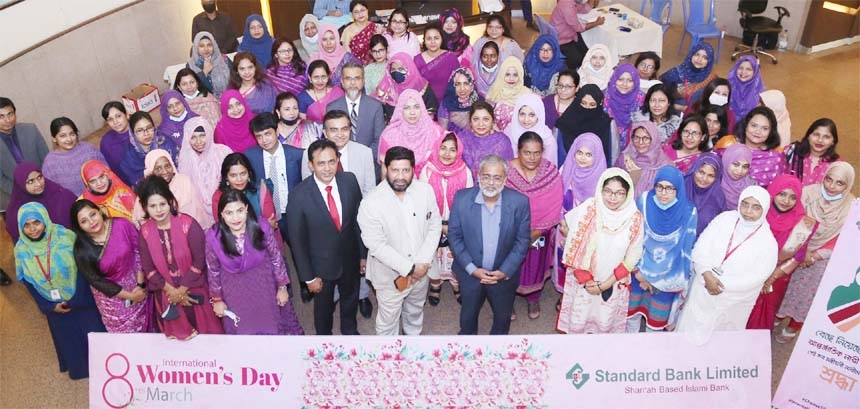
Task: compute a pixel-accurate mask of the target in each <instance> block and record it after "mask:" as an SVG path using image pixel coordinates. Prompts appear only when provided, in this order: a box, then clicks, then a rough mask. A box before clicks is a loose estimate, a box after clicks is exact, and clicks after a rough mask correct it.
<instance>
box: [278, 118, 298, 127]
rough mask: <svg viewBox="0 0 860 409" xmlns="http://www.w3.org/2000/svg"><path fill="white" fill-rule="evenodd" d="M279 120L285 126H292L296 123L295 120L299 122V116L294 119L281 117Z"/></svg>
mask: <svg viewBox="0 0 860 409" xmlns="http://www.w3.org/2000/svg"><path fill="white" fill-rule="evenodd" d="M281 122H283V123H284V125H286V126H293V125H295V124H296V122H299V118H298V117H296V119H293V120H289V119H281Z"/></svg>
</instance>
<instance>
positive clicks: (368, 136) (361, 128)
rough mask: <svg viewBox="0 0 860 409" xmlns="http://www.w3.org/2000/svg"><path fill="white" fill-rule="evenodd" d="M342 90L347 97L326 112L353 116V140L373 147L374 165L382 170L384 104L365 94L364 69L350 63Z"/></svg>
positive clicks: (334, 102) (327, 108) (343, 80)
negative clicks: (381, 136)
mask: <svg viewBox="0 0 860 409" xmlns="http://www.w3.org/2000/svg"><path fill="white" fill-rule="evenodd" d="M340 86H341V87H343V92H344V96H342V97H340V98H338V99H336V100H334V101H332V102H331V103H329V104H328V106H326V111H327V112H330V111H334V110H341V111H344V112H346V113H347V114H349V118H350V126H351V128H350V139H352V140H353V141H355V142H358V143H360V144H362V145H364V146H367V147H368V148H370V150H371V151H372V152H373V163H374V164H376V167H377V171H378V170H379V169H378V167H379V162H378V161H379V159H378V158H377V154H378V151H379V135H381V134H382V130H383V129H384V128H385V121H384V120H383V116H382V103H381V102H379V101H377V100H375V99H373V98H371V97H369V96H367V95H365V93H364V67H362V66H361V64H358V63H354V62H348V63H346V64H344V65H343V69H342V71H341V84H340Z"/></svg>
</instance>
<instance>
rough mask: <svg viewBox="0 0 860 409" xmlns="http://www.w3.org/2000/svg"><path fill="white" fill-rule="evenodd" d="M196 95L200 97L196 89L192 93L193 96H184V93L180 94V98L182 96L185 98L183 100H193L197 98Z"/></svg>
mask: <svg viewBox="0 0 860 409" xmlns="http://www.w3.org/2000/svg"><path fill="white" fill-rule="evenodd" d="M198 95H200V90H199V89H198V90H197V91H194V93H193V94H191V95H188V94H186V93H184V92H183V93H182V96H183V97H185V99H194V98H197V96H198Z"/></svg>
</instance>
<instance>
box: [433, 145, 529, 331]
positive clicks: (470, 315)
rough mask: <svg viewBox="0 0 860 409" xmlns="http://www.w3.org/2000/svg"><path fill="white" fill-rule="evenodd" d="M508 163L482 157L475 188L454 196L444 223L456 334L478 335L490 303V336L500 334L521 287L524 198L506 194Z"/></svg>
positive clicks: (525, 245) (526, 203)
mask: <svg viewBox="0 0 860 409" xmlns="http://www.w3.org/2000/svg"><path fill="white" fill-rule="evenodd" d="M507 175H508V164H507V163H506V162H505V160H504V159H502V158H501V157H500V156H497V155H487V156H485V157H484V158H483V159H481V163H480V166H479V167H478V183H479V186H476V187H472V188H468V189H462V190H460V191H458V192H457V193H456V194H455V195H454V204H453V206H451V217H450V218H449V220H448V243H449V244H450V245H451V251H452V252H453V253H454V265H453V270H454V274H456V275H457V281H459V282H460V291H461V292H462V296H461V298H462V300H463V307H462V308H461V309H460V335H475V334H477V333H478V314H480V312H481V307H483V305H484V300H487V299H489V301H490V308H491V309H492V310H493V326H492V328H491V329H490V334H491V335H496V334H500V335H505V334H507V333H508V332H509V330H510V327H511V312H512V311H513V309H514V298H515V297H516V294H517V287H518V286H519V284H520V267H521V266H522V264H523V260H525V258H526V252H528V249H529V244H530V241H531V240H530V239H531V228H530V227H529V226H530V223H531V216H530V212H529V199H528V197H527V196H525V195H523V194H521V193H519V192H517V191H515V190H513V189H505V180H506V179H507Z"/></svg>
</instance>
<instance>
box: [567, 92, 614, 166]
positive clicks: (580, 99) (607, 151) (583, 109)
mask: <svg viewBox="0 0 860 409" xmlns="http://www.w3.org/2000/svg"><path fill="white" fill-rule="evenodd" d="M602 107H603V92H602V91H600V88H598V87H597V85H594V84H587V85H584V86H582V88H580V89H579V91H578V92H577V93H576V99H574V100H573V103H572V104H571V106H570V108H568V110H567V111H565V112H564V114H563V115H562V116H561V117H560V118H558V121H556V123H555V127H556V128H558V131H559V133H560V134H561V142H562V145H561V146H559V151H561V152H563V153H561V154H560V155H559V162H564V160H563V159H564V158H565V157H567V154H568V153H569V152H570V151H571V144H573V141H574V140H575V139H576V138H577V137H578V136H580V135H582V134H585V133H592V134H595V135H597V136H598V137H599V138H600V144H601V146H602V147H603V157H604V158H606V159H607V161H608V162H610V163H611V158H612V156H611V154H612V140H611V139H612V131H611V124H612V119H611V118H610V117H609V115H607V114H606V112H604V111H603V108H602ZM562 148H563V149H562Z"/></svg>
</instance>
